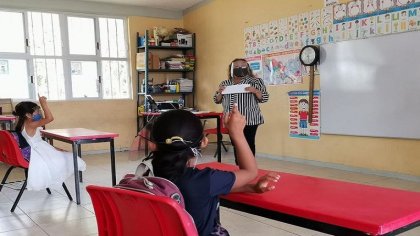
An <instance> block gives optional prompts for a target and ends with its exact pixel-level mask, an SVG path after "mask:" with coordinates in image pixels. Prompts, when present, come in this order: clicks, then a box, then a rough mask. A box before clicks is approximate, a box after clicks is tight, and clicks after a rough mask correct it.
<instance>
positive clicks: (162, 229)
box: [86, 185, 198, 236]
mask: <svg viewBox="0 0 420 236" xmlns="http://www.w3.org/2000/svg"><path fill="white" fill-rule="evenodd" d="M86 190H87V191H88V193H89V195H90V197H91V199H92V204H93V208H94V210H95V215H96V222H97V225H98V233H99V236H129V235H153V236H197V235H198V233H197V229H196V228H195V224H194V222H193V220H192V218H191V217H190V216H189V215H188V214H187V212H186V211H185V210H184V209H182V207H181V206H180V205H179V204H178V203H177V202H175V201H174V200H172V199H171V198H169V197H163V196H155V195H151V194H146V193H141V192H136V191H130V190H126V189H119V188H112V187H101V186H94V185H89V186H87V187H86Z"/></svg>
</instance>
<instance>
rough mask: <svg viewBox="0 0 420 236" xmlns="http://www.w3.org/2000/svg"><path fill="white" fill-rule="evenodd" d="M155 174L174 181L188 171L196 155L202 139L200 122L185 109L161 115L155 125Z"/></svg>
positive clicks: (153, 130) (153, 161)
mask: <svg viewBox="0 0 420 236" xmlns="http://www.w3.org/2000/svg"><path fill="white" fill-rule="evenodd" d="M151 138H152V140H153V141H154V142H155V143H156V147H157V148H156V151H154V152H153V160H152V165H153V172H154V174H155V175H156V176H158V177H162V178H166V179H169V180H171V181H175V180H176V179H177V178H178V177H180V176H181V175H182V174H183V173H184V172H185V171H186V168H187V166H186V165H187V162H188V160H189V159H190V158H191V157H194V155H197V153H196V151H197V150H198V151H199V149H200V145H201V140H202V139H203V126H202V124H201V121H200V119H198V118H197V117H196V116H195V115H194V114H192V113H191V112H189V111H185V110H171V111H167V112H165V113H163V114H161V115H160V116H159V117H158V118H157V120H156V121H155V122H154V124H153V129H152V135H151Z"/></svg>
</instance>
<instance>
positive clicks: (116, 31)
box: [0, 11, 131, 100]
mask: <svg viewBox="0 0 420 236" xmlns="http://www.w3.org/2000/svg"><path fill="white" fill-rule="evenodd" d="M0 31H1V32H3V34H2V37H0V98H15V99H28V98H36V96H37V94H40V95H43V96H46V97H48V99H50V100H66V99H69V100H70V99H101V98H103V99H121V98H130V96H131V92H130V91H131V83H130V81H129V77H128V72H129V64H128V58H127V46H126V45H127V43H126V34H125V22H124V19H116V18H104V17H95V16H85V15H84V16H78V15H65V14H57V13H43V12H12V11H0Z"/></svg>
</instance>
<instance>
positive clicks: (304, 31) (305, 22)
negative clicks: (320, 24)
mask: <svg viewBox="0 0 420 236" xmlns="http://www.w3.org/2000/svg"><path fill="white" fill-rule="evenodd" d="M298 29H299V37H300V45H302V47H303V46H306V45H308V44H309V12H305V13H301V14H299V27H298Z"/></svg>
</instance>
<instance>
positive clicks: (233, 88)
mask: <svg viewBox="0 0 420 236" xmlns="http://www.w3.org/2000/svg"><path fill="white" fill-rule="evenodd" d="M249 86H251V85H249V84H236V85H229V86H226V87H225V89H224V90H223V92H222V94H231V93H249V91H246V90H245V88H246V87H249Z"/></svg>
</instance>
